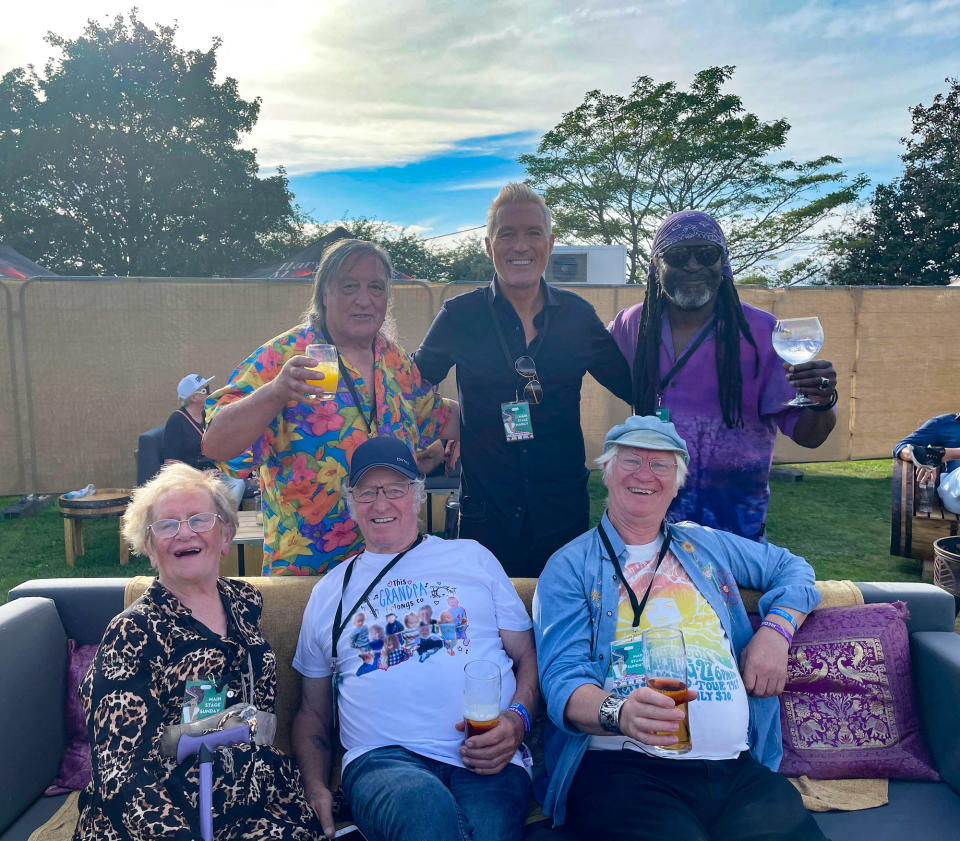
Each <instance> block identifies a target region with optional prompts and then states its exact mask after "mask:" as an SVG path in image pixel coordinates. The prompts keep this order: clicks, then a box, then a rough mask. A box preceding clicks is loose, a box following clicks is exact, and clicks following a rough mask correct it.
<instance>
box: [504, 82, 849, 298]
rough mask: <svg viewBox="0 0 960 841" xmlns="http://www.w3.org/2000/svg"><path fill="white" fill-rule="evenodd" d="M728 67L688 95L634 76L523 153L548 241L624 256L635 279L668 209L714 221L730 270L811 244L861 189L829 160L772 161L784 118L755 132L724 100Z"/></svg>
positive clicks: (598, 95) (592, 97) (736, 102)
mask: <svg viewBox="0 0 960 841" xmlns="http://www.w3.org/2000/svg"><path fill="white" fill-rule="evenodd" d="M733 72H734V68H733V67H731V66H726V67H710V68H707V69H706V70H702V71H700V72H699V73H697V74H696V76H695V77H694V79H693V82H692V84H691V86H690V89H689V90H686V91H684V90H680V89H678V87H677V85H676V83H674V82H664V83H659V84H658V83H655V82H654V81H653V79H651V78H650V77H649V76H640V77H639V78H638V79H637V80H636V81H635V82H634V83H633V86H632V88H631V90H630V92H629V94H628V95H627V96H618V95H615V94H605V93H602V92H601V91H599V90H594V91H590V92H589V93H588V94H587V95H586V98H585V99H584V101H583V103H582V104H581V105H579V106H578V107H577V108H575V109H574V110H573V111H570V112H569V113H567V114H564V115H563V118H562V119H561V120H560V122H559V123H558V124H557V125H556V126H555V127H554V128H553V129H551V130H550V131H548V132H547V133H546V134H545V135H544V136H543V138H542V140H541V141H540V144H539V146H538V148H537V152H536V154H531V155H522V156H521V157H520V159H519V160H520V163H521V164H522V165H523V166H524V167H526V169H527V173H528V179H527V180H528V182H529V183H530V184H531V185H532V186H534V187H536V188H539V189H541V190H542V191H543V192H544V194H545V197H546V200H547V204H548V205H549V206H550V209H551V211H552V212H553V214H554V224H555V228H556V231H557V234H558V235H560V236H566V237H568V238H572V239H575V240H578V241H581V242H585V243H590V244H608V245H609V244H612V243H620V244H624V245H626V246H627V254H628V261H629V266H628V268H629V276H630V279H631V280H633V281H640V280H643V278H644V276H645V270H646V264H647V262H648V261H649V245H650V241H651V240H652V238H653V234H654V232H655V230H656V227H657V225H658V224H659V223H660V222H661V221H662V220H663V219H664V218H665V217H666V216H668V215H669V214H671V213H674V212H676V211H678V210H686V209H695V210H703V211H705V212H707V213H710V214H712V215H713V216H715V217H717V218H718V219H720V220H721V222H722V224H723V226H724V229H725V231H726V233H727V237H728V242H729V245H730V252H731V261H732V264H733V268H734V271H735V272H738V271H744V270H747V269H753V270H754V271H760V268H761V267H762V266H764V265H765V264H770V263H771V262H772V261H773V260H775V259H776V258H777V257H779V256H781V255H783V254H784V253H786V252H788V251H791V250H793V249H795V248H797V247H798V246H799V245H802V244H804V243H806V242H808V241H811V240H812V239H813V237H812V234H811V230H812V229H813V228H814V227H815V226H816V225H818V223H820V222H821V221H822V220H824V219H825V218H826V217H827V216H828V215H829V214H830V213H831V212H832V211H833V210H834V208H837V207H839V206H841V205H844V204H846V203H848V202H850V201H853V200H854V199H856V197H857V195H858V194H859V192H860V191H861V190H862V189H863V187H864V185H865V183H866V180H865V179H864V178H863V177H862V176H861V177H856V178H853V179H848V178H847V176H846V175H845V173H843V172H842V171H840V170H838V169H837V166H838V165H839V164H840V161H839V159H838V158H835V157H832V156H829V155H825V156H823V157H820V158H817V159H815V160H811V161H804V162H797V161H791V160H783V161H778V162H773V161H771V160H770V155H771V154H772V153H773V152H776V151H777V150H780V149H782V148H783V147H784V145H785V144H786V139H787V133H788V132H789V129H790V125H789V124H788V123H787V121H786V120H782V119H781V120H774V121H772V122H764V121H762V120H760V119H759V117H757V116H756V115H755V114H751V113H749V112H746V111H745V109H744V106H743V102H742V101H741V99H740V97H738V96H736V95H734V94H730V93H724V92H723V90H722V88H723V86H724V85H725V84H726V83H727V82H728V81H729V80H730V79H731V77H732V76H733Z"/></svg>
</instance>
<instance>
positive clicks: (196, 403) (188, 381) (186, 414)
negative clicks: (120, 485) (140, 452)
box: [160, 374, 246, 508]
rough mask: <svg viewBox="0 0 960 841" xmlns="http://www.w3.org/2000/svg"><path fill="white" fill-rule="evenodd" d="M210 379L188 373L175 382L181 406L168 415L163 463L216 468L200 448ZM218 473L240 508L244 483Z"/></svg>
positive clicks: (162, 456)
mask: <svg viewBox="0 0 960 841" xmlns="http://www.w3.org/2000/svg"><path fill="white" fill-rule="evenodd" d="M212 379H214V377H207V378H206V379H204V378H203V377H201V376H200V375H199V374H187V376H185V377H184V378H183V379H182V380H180V382H179V383H178V384H177V398H178V399H179V400H180V408H179V409H177V411H175V412H174V413H173V414H172V415H170V417H169V418H167V422H166V424H164V427H163V438H162V439H161V443H160V458H161V459H162V460H163V463H164V464H170V463H172V462H175V461H182V462H183V463H184V464H189V465H190V466H191V467H195V468H196V469H197V470H216V469H217V466H216V465H215V464H214V463H213V462H212V461H211V460H210V459H208V458H207V457H206V456H205V455H204V454H203V453H202V452H201V451H200V442H201V441H202V440H203V430H204V429H206V426H207V424H206V420H205V419H204V414H203V404H204V403H205V402H206V399H207V395H208V394H209V393H210V387H209V386H208V385H207V383H209V382H210V381H211V380H212ZM219 476H220V481H221V482H223V483H224V484H225V485H226V486H227V488H228V490H229V491H230V493H231V494H232V495H233V499H234V502H235V503H236V505H235V507H236V508H239V507H240V502H241V501H242V500H243V492H244V490H246V484H245V482H244V481H243V479H239V478H237V477H235V476H228V475H227V474H226V473H220V474H219Z"/></svg>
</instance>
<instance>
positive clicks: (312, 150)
mask: <svg viewBox="0 0 960 841" xmlns="http://www.w3.org/2000/svg"><path fill="white" fill-rule="evenodd" d="M137 5H138V6H139V8H140V16H141V19H143V20H144V21H146V22H149V23H153V22H155V21H157V22H163V23H170V22H172V21H174V20H178V21H179V25H180V30H179V35H178V43H179V44H180V45H181V46H184V47H190V48H206V47H208V46H209V44H210V42H211V39H212V38H213V37H215V36H221V37H222V38H223V46H222V47H221V48H220V50H219V52H218V56H219V69H220V72H221V75H229V76H233V77H235V78H236V79H237V80H238V82H239V86H240V92H241V94H242V95H243V96H244V97H246V98H253V97H255V96H259V97H262V99H263V105H262V110H261V117H260V121H259V123H258V125H257V127H256V128H255V130H254V132H253V133H252V135H251V136H250V137H249V138H248V141H247V142H248V145H250V146H254V147H256V148H257V149H258V160H259V161H260V162H261V164H262V165H263V166H264V167H265V168H267V169H272V168H273V167H274V166H276V165H278V164H283V165H285V166H286V167H287V169H288V172H289V173H291V174H301V173H307V172H314V171H329V170H336V169H345V168H354V167H378V166H383V165H390V164H404V163H409V162H412V161H417V160H421V159H423V158H424V157H427V156H433V155H439V154H444V153H446V152H450V151H451V150H453V149H457V150H458V151H460V152H467V151H474V152H476V153H478V154H482V153H484V152H487V153H495V152H498V151H499V152H503V151H504V149H506V151H507V153H508V154H511V156H512V155H513V154H514V150H513V149H511V148H510V142H511V141H503V145H502V146H499V147H498V146H497V143H498V141H497V140H496V139H494V140H492V141H488V140H486V138H489V137H490V136H501V135H510V134H513V133H517V132H528V133H531V134H530V135H528V136H536V134H537V133H539V132H542V131H543V130H545V129H547V128H549V127H551V126H553V125H554V124H555V123H556V122H557V121H558V120H559V118H560V116H561V114H563V113H564V112H566V111H569V110H570V109H572V108H574V107H576V105H578V104H579V103H580V102H581V101H582V99H583V96H584V94H585V92H586V91H588V90H590V89H594V88H596V89H600V90H603V91H605V92H616V93H625V92H626V91H627V90H628V89H629V86H630V84H631V83H632V81H633V80H634V79H635V78H636V77H637V76H638V75H640V74H648V75H650V76H652V77H653V78H654V79H655V80H657V81H666V80H671V79H672V80H676V81H677V83H678V84H679V85H680V86H683V87H685V86H686V85H688V84H689V81H690V79H691V77H692V76H693V74H694V73H695V72H696V71H697V70H699V69H702V68H704V67H706V66H709V65H712V64H736V65H737V67H738V69H737V73H736V75H735V76H734V80H733V84H732V85H731V86H729V89H730V90H732V91H733V92H736V93H737V94H739V95H740V96H742V98H743V100H744V104H745V106H746V107H747V109H748V110H751V111H754V112H756V113H758V114H759V115H760V116H761V117H762V118H764V119H775V118H779V117H786V118H787V119H788V120H789V121H790V122H791V124H792V125H793V129H792V131H791V134H790V145H789V148H788V149H787V150H786V154H789V155H793V156H796V157H801V158H807V157H815V156H817V155H821V154H824V153H834V154H838V155H840V156H841V157H843V158H844V159H847V160H855V161H857V163H858V165H861V162H862V165H863V166H871V165H873V164H874V163H875V162H878V161H891V160H893V161H895V160H896V156H897V154H898V153H899V144H898V141H899V138H900V136H902V135H903V134H905V133H906V132H907V131H908V130H909V115H908V113H907V108H908V106H910V105H913V104H916V103H917V102H920V101H926V102H929V100H930V99H931V98H932V96H933V94H934V93H935V92H937V91H939V90H942V89H943V82H942V80H943V78H944V77H945V76H947V75H955V74H956V67H957V62H958V58H960V48H958V42H957V39H956V38H955V37H953V36H955V35H956V34H957V33H958V32H960V0H908V2H904V3H897V2H896V1H895V0H883V2H873V3H862V2H856V3H853V2H849V3H842V2H839V0H837V2H827V0H813V1H812V2H807V3H803V4H799V3H792V4H787V3H780V2H777V3H767V4H764V3H760V2H751V0H729V2H728V3H726V4H716V3H713V2H706V0H703V2H694V0H690V2H681V0H650V1H649V2H644V3H642V4H639V3H626V2H624V3H619V4H617V3H614V2H609V1H607V0H589V1H588V0H576V2H574V1H573V0H528V1H527V2H524V0H494V2H489V3H483V4H478V3H473V2H466V0H462V2H441V0H366V2H363V3H356V2H348V0H324V1H323V2H319V3H318V2H315V0H314V2H306V0H277V1H276V2H274V3H273V4H271V5H270V6H269V7H264V6H263V4H262V3H254V2H250V0H246V1H245V2H232V3H226V2H222V0H217V2H207V3H197V2H195V0H191V2H189V3H188V2H185V0H138V4H137ZM125 7H126V6H125V4H123V3H121V4H117V3H116V0H109V2H108V0H85V3H84V4H83V5H82V9H83V10H82V11H80V10H78V6H77V4H76V3H73V2H67V0H37V2H33V3H30V4H26V5H21V6H20V7H19V8H18V11H17V14H16V15H8V16H7V18H6V19H5V22H4V31H3V33H2V34H0V72H4V71H5V70H7V69H9V68H10V67H13V66H16V65H22V64H25V63H27V62H30V61H32V62H33V63H34V64H36V65H38V66H42V64H43V61H44V60H45V59H46V58H47V57H48V56H49V55H50V54H51V51H50V50H49V48H48V47H47V46H46V45H45V44H44V43H43V42H42V36H43V33H44V32H45V31H46V30H47V29H54V30H55V31H57V32H58V33H59V34H61V35H64V36H66V37H75V36H76V35H77V34H79V32H80V30H81V28H82V26H83V23H84V20H85V19H86V18H88V17H97V18H98V19H100V20H104V19H107V17H108V16H111V15H113V14H115V13H116V12H117V11H118V10H119V9H123V8H125ZM784 9H786V11H784ZM692 24H694V25H692ZM468 138H483V139H484V140H479V141H473V142H472V143H473V146H471V144H470V143H464V141H465V139H468ZM512 142H514V143H515V142H516V141H515V140H514V141H512ZM482 186H483V188H486V187H487V186H488V185H487V184H483V185H482ZM468 187H469V185H468ZM475 189H480V187H479V186H478V187H476V188H475Z"/></svg>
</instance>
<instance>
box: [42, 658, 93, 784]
mask: <svg viewBox="0 0 960 841" xmlns="http://www.w3.org/2000/svg"><path fill="white" fill-rule="evenodd" d="M97 648H98V646H96V645H77V643H76V641H75V640H67V703H66V704H65V705H64V712H65V718H64V721H65V723H66V728H67V749H66V750H65V751H64V752H63V759H61V760H60V773H58V774H57V776H56V779H55V780H54V781H53V782H52V783H50V785H49V786H48V787H47V790H46V791H45V792H44V794H46V795H49V796H52V795H55V794H67V793H68V792H70V791H79V790H80V789H83V788H86V786H87V783H89V782H90V778H91V776H92V775H93V770H92V769H91V767H90V743H89V742H88V741H87V719H86V717H85V716H84V714H83V707H82V706H81V705H80V695H79V693H78V690H79V688H80V682H81V681H82V680H83V678H84V675H86V673H87V669H89V668H90V664H91V663H92V662H93V658H94V657H95V656H96V654H97Z"/></svg>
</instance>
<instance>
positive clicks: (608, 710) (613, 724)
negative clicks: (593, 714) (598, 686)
mask: <svg viewBox="0 0 960 841" xmlns="http://www.w3.org/2000/svg"><path fill="white" fill-rule="evenodd" d="M626 702H627V699H626V698H622V697H621V696H619V695H617V693H616V692H611V693H610V694H609V695H607V697H606V698H604V699H603V700H602V701H601V702H600V711H599V712H598V713H597V721H598V722H599V723H600V726H601V727H602V728H603V729H604V730H606V731H607V732H608V733H617V734H620V733H621V732H622V731H621V730H620V708H621V707H622V706H623V705H624V704H625V703H626Z"/></svg>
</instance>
